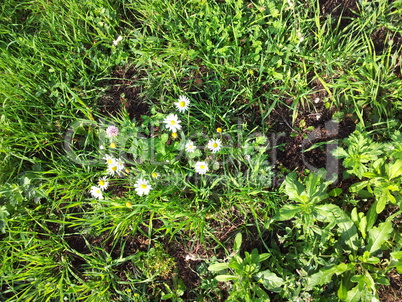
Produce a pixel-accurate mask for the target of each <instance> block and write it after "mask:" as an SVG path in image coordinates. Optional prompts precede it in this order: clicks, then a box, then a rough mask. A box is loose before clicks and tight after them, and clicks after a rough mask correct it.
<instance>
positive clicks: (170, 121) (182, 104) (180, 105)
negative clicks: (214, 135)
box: [163, 95, 222, 174]
mask: <svg viewBox="0 0 402 302" xmlns="http://www.w3.org/2000/svg"><path fill="white" fill-rule="evenodd" d="M174 105H175V106H176V108H177V110H178V111H179V112H180V113H183V112H185V111H187V110H188V108H189V106H190V99H189V98H188V97H186V96H183V95H182V96H180V97H179V99H178V101H177V102H175V103H174ZM163 122H164V124H165V126H166V128H167V129H169V130H170V131H172V137H174V138H175V137H177V131H178V130H180V129H181V125H180V123H181V121H180V120H179V118H178V116H177V115H176V114H174V113H171V114H169V115H168V116H167V117H166V118H165V119H164V121H163ZM217 132H219V133H220V132H222V129H221V128H218V129H217ZM207 148H208V149H209V150H210V151H211V152H212V153H216V152H218V151H219V150H220V149H221V148H222V142H221V140H220V139H211V140H209V141H208V144H207ZM196 149H197V146H196V145H194V142H193V141H192V140H188V141H187V142H186V145H185V150H186V152H188V153H193V152H194V151H195V150H196ZM194 168H195V171H196V172H197V173H199V174H206V173H207V172H208V164H207V163H206V162H205V161H199V162H197V163H196V164H195V167H194Z"/></svg>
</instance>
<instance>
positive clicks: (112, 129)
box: [106, 125, 119, 137]
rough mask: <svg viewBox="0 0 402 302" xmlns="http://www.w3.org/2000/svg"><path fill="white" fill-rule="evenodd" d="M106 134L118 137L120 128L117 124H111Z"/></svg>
mask: <svg viewBox="0 0 402 302" xmlns="http://www.w3.org/2000/svg"><path fill="white" fill-rule="evenodd" d="M106 134H107V136H108V137H116V136H117V135H118V134H119V128H117V127H116V126H113V125H112V126H109V127H107V129H106Z"/></svg>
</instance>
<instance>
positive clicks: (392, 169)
mask: <svg viewBox="0 0 402 302" xmlns="http://www.w3.org/2000/svg"><path fill="white" fill-rule="evenodd" d="M387 168H388V169H387V170H388V177H389V179H393V178H396V177H398V176H401V175H402V160H401V159H398V160H396V161H395V162H394V163H393V164H389V165H387Z"/></svg>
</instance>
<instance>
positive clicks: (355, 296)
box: [345, 285, 362, 302]
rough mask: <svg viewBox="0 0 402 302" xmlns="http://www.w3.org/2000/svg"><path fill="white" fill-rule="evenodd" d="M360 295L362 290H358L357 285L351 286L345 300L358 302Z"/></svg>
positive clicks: (346, 301)
mask: <svg viewBox="0 0 402 302" xmlns="http://www.w3.org/2000/svg"><path fill="white" fill-rule="evenodd" d="M361 296H362V292H361V291H360V288H359V285H356V286H355V287H353V288H352V289H351V290H350V291H348V295H347V298H346V299H345V302H359V301H360V299H361Z"/></svg>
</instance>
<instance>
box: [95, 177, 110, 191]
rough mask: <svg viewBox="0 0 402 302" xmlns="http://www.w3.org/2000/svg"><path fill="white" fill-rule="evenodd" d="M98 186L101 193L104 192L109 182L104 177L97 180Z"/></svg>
mask: <svg viewBox="0 0 402 302" xmlns="http://www.w3.org/2000/svg"><path fill="white" fill-rule="evenodd" d="M98 186H99V188H100V189H101V191H105V190H106V189H107V188H108V187H109V182H108V180H107V177H106V176H104V177H102V178H99V180H98Z"/></svg>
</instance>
